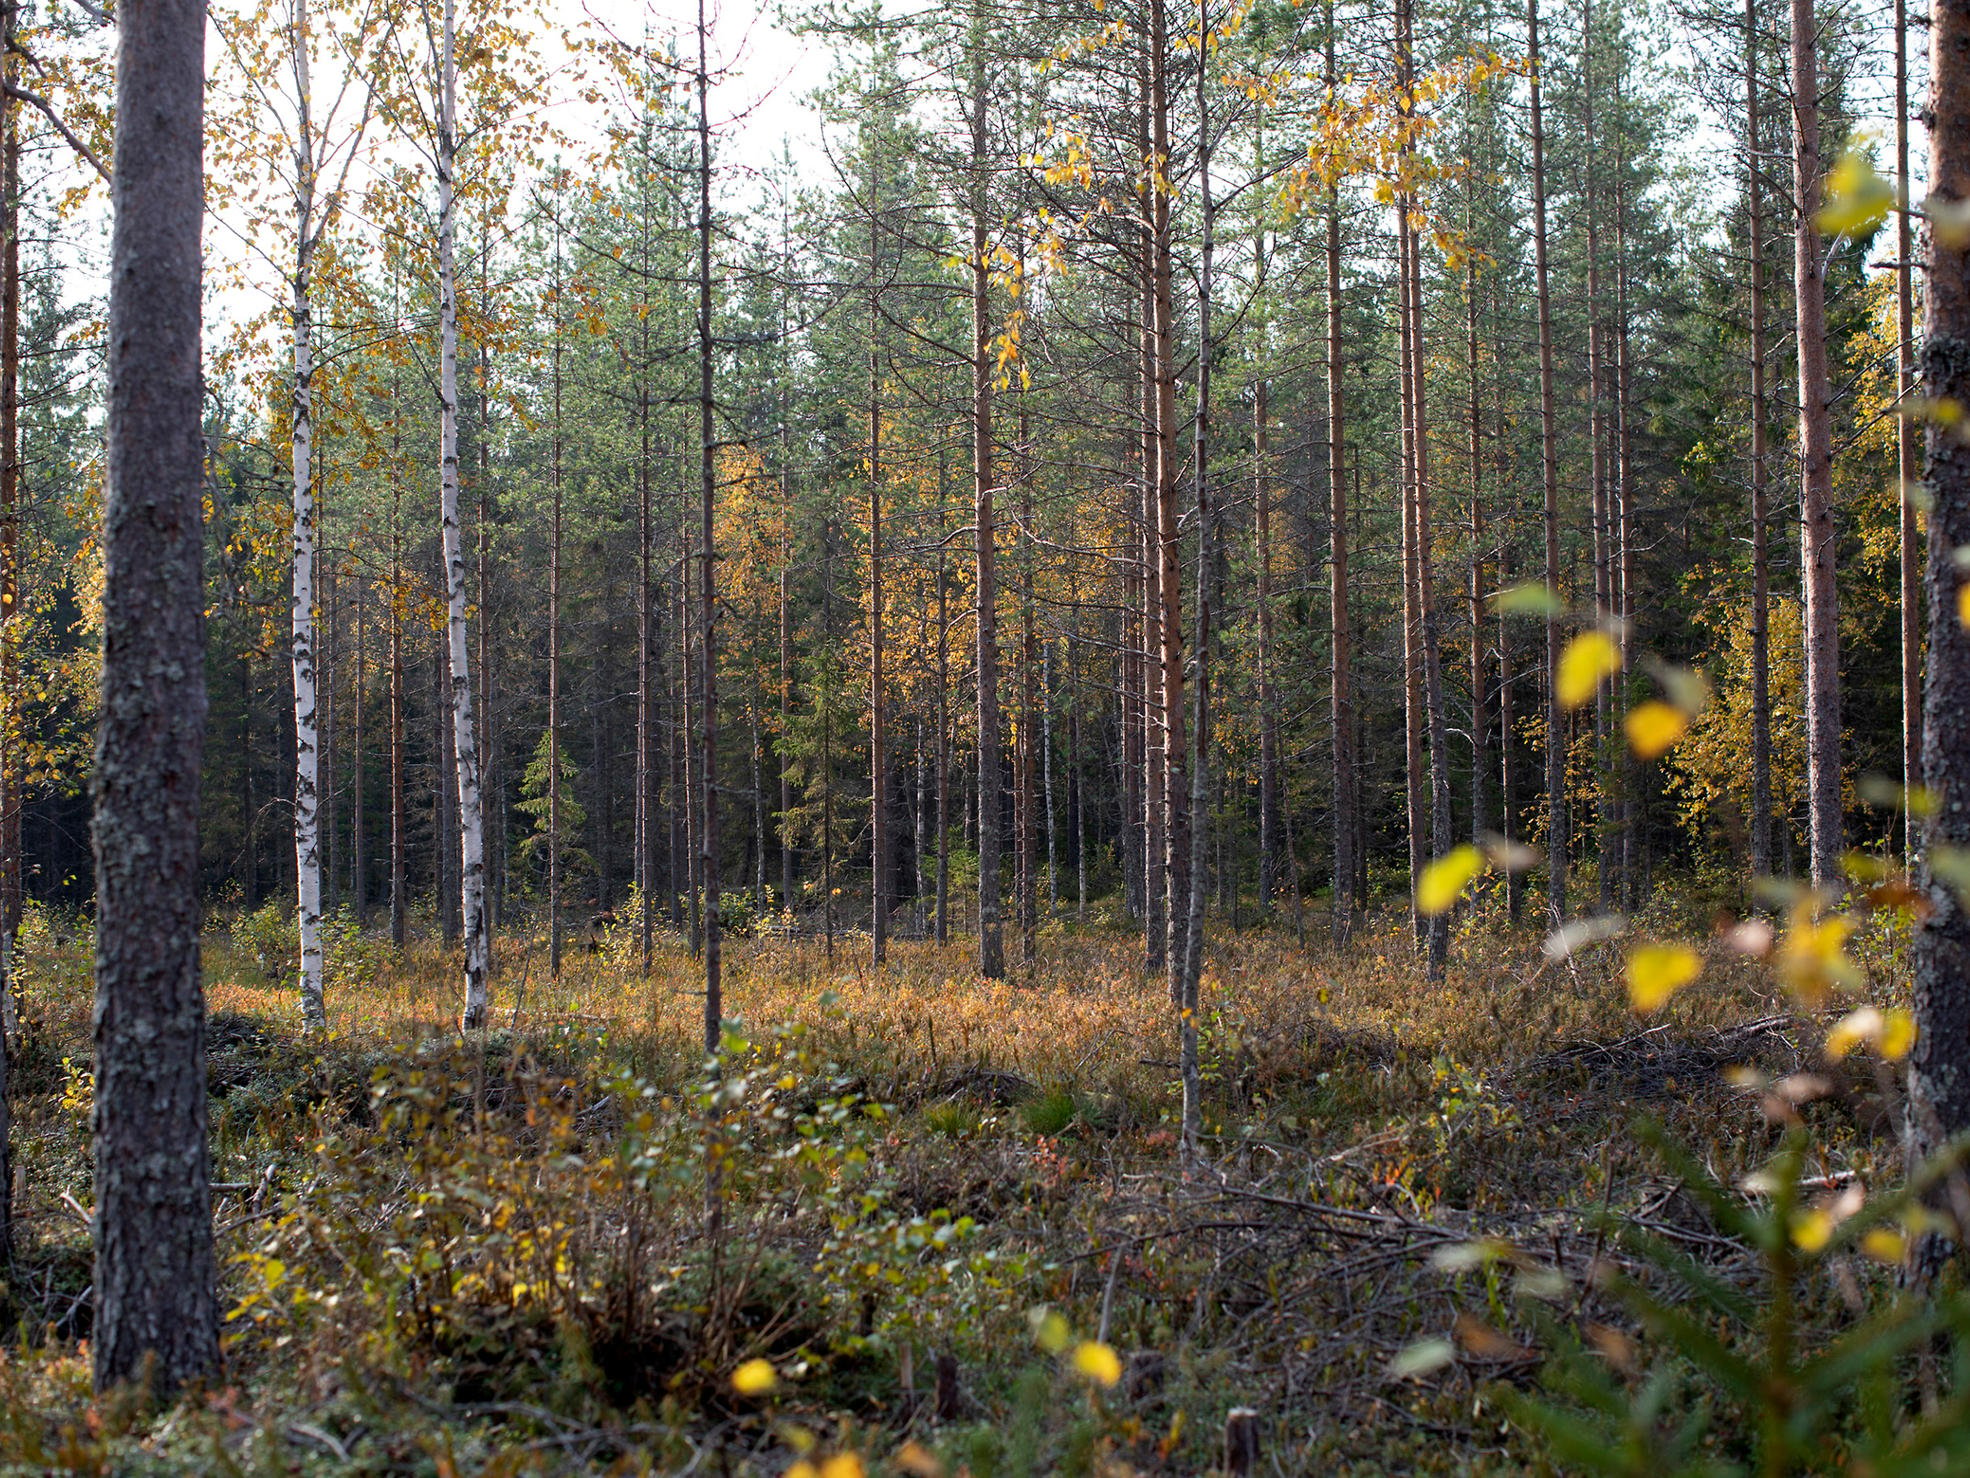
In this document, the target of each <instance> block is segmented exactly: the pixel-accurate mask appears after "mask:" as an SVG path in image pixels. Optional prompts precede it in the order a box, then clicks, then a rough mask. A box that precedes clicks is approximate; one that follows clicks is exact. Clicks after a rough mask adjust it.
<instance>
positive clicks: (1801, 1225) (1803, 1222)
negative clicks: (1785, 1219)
mask: <svg viewBox="0 0 1970 1478" xmlns="http://www.w3.org/2000/svg"><path fill="white" fill-rule="evenodd" d="M1832 1240H1833V1218H1832V1217H1831V1216H1829V1215H1828V1214H1827V1213H1826V1212H1824V1211H1801V1212H1800V1213H1798V1215H1796V1216H1794V1217H1793V1218H1792V1245H1793V1246H1795V1247H1797V1248H1798V1249H1799V1250H1800V1251H1801V1252H1818V1251H1819V1250H1820V1249H1821V1248H1822V1247H1824V1246H1826V1244H1827V1243H1828V1242H1831V1241H1832Z"/></svg>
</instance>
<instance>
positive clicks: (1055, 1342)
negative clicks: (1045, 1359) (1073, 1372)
mask: <svg viewBox="0 0 1970 1478" xmlns="http://www.w3.org/2000/svg"><path fill="white" fill-rule="evenodd" d="M1026 1322H1027V1323H1028V1324H1030V1325H1031V1326H1032V1328H1033V1343H1034V1344H1036V1345H1038V1346H1039V1347H1040V1348H1041V1349H1043V1350H1045V1351H1046V1352H1047V1353H1048V1354H1049V1355H1058V1354H1059V1353H1060V1352H1061V1351H1062V1350H1064V1349H1066V1348H1067V1342H1068V1340H1069V1339H1071V1338H1072V1335H1071V1334H1070V1333H1069V1331H1068V1328H1067V1320H1066V1319H1065V1318H1064V1317H1063V1316H1062V1315H1061V1313H1060V1311H1059V1310H1058V1309H1049V1308H1045V1307H1042V1308H1037V1309H1034V1310H1032V1311H1031V1312H1030V1313H1028V1314H1027V1316H1026Z"/></svg>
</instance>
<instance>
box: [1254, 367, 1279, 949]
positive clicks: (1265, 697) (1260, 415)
mask: <svg viewBox="0 0 1970 1478" xmlns="http://www.w3.org/2000/svg"><path fill="white" fill-rule="evenodd" d="M1268 388H1269V387H1268V385H1267V383H1266V380H1265V377H1264V376H1260V377H1259V379H1258V381H1257V383H1255V384H1254V385H1253V387H1252V525H1253V529H1252V534H1253V539H1254V541H1255V543H1256V546H1257V547H1256V549H1255V550H1254V554H1255V555H1256V557H1257V560H1258V566H1259V588H1258V612H1257V626H1258V651H1257V653H1256V656H1257V659H1258V690H1259V691H1258V698H1259V909H1260V911H1261V912H1264V913H1270V912H1271V911H1272V904H1273V897H1274V895H1275V894H1276V893H1277V891H1278V886H1279V884H1278V854H1279V720H1278V716H1277V715H1276V714H1275V713H1274V712H1273V704H1274V702H1275V701H1276V700H1275V698H1274V695H1273V690H1272V496H1271V491H1272V488H1271V478H1272V466H1271V463H1272V444H1271V439H1270V438H1271V431H1272V426H1271V420H1272V407H1271V405H1270V403H1269V402H1268V399H1267V390H1268Z"/></svg>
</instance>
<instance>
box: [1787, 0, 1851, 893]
mask: <svg viewBox="0 0 1970 1478" xmlns="http://www.w3.org/2000/svg"><path fill="white" fill-rule="evenodd" d="M1818 27H1819V21H1818V16H1817V12H1816V11H1815V9H1814V5H1813V0H1792V190H1793V198H1794V200H1795V201H1796V202H1797V204H1798V210H1799V219H1798V224H1797V227H1796V229H1795V232H1794V236H1793V258H1792V304H1793V312H1794V315H1795V316H1794V337H1795V340H1796V348H1797V359H1798V364H1799V564H1800V575H1799V578H1800V584H1801V586H1802V587H1803V591H1802V594H1803V598H1804V604H1805V627H1806V692H1805V702H1806V810H1807V817H1808V821H1809V825H1810V833H1809V834H1810V838H1811V843H1812V851H1811V857H1810V860H1809V863H1808V866H1809V869H1810V872H1811V877H1812V881H1813V886H1814V887H1830V886H1833V885H1836V884H1837V883H1838V881H1839V878H1840V852H1841V831H1842V827H1841V817H1840V648H1839V641H1840V632H1839V619H1840V610H1839V591H1838V588H1837V586H1836V585H1835V583H1834V577H1835V559H1836V549H1835V537H1836V531H1835V529H1834V526H1833V426H1832V418H1831V407H1832V401H1833V383H1832V378H1831V374H1830V372H1829V370H1828V368H1827V359H1826V271H1825V264H1824V261H1823V254H1824V247H1823V244H1822V243H1821V241H1820V233H1819V223H1818V221H1817V219H1816V217H1817V216H1818V214H1819V206H1820V183H1821V182H1820V148H1819V143H1820V137H1819V134H1820V115H1819V60H1818V55H1817V50H1816V47H1817V38H1818Z"/></svg>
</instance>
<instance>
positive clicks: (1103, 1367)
mask: <svg viewBox="0 0 1970 1478" xmlns="http://www.w3.org/2000/svg"><path fill="white" fill-rule="evenodd" d="M1074 1368H1075V1369H1076V1370H1078V1371H1080V1372H1081V1374H1082V1375H1085V1376H1086V1377H1087V1378H1088V1379H1089V1380H1091V1381H1093V1382H1094V1383H1095V1384H1096V1385H1101V1386H1112V1385H1114V1384H1115V1383H1116V1382H1117V1381H1119V1380H1120V1379H1121V1378H1122V1362H1121V1361H1120V1360H1118V1359H1116V1358H1115V1352H1114V1351H1113V1350H1112V1349H1110V1348H1109V1347H1108V1346H1107V1345H1105V1344H1102V1343H1101V1342H1100V1341H1099V1340H1092V1339H1084V1340H1082V1341H1081V1342H1080V1344H1078V1345H1076V1346H1075V1347H1074Z"/></svg>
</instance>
